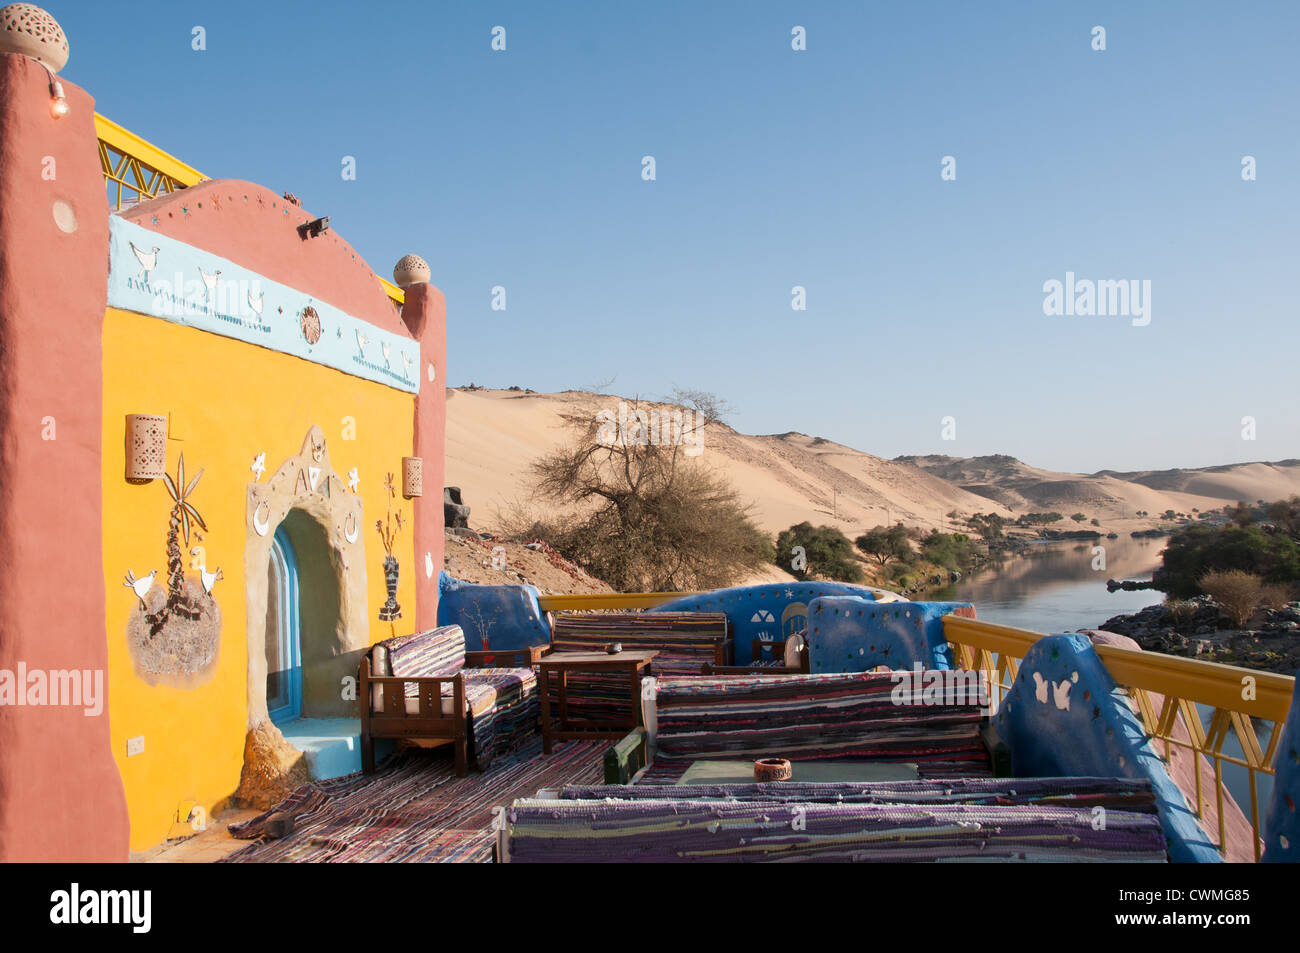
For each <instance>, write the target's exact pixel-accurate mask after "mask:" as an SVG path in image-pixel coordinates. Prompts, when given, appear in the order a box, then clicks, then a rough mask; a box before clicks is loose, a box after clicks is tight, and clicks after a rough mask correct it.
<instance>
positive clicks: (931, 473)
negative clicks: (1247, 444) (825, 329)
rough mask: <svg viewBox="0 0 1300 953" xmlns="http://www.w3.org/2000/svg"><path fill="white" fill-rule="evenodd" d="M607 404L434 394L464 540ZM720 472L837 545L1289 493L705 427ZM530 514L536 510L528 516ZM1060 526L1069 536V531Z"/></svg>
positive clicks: (1275, 486) (771, 526) (773, 524)
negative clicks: (866, 536) (967, 520)
mask: <svg viewBox="0 0 1300 953" xmlns="http://www.w3.org/2000/svg"><path fill="white" fill-rule="evenodd" d="M620 400H621V398H618V397H601V396H596V395H591V394H582V393H580V392H567V393H562V394H528V393H522V392H518V391H495V390H474V391H470V390H455V389H453V390H449V391H448V392H447V483H448V484H449V485H452V486H459V487H461V488H462V491H463V492H464V499H465V502H466V503H468V504H469V505H470V507H471V508H472V515H471V517H470V522H471V524H472V525H473V526H475V527H476V528H484V529H495V528H497V527H498V526H499V519H498V512H499V511H500V510H501V509H503V508H507V509H508V508H510V507H511V506H514V505H516V504H524V505H525V506H527V505H529V487H530V486H531V485H532V478H531V475H530V473H529V466H530V464H531V463H532V462H533V461H534V460H536V459H537V458H538V457H540V456H541V455H543V454H544V453H547V452H548V451H550V450H553V449H554V448H556V447H558V446H560V445H561V444H562V443H564V442H565V441H566V440H567V439H568V433H569V432H568V430H567V429H566V427H565V425H564V422H563V420H562V418H561V415H562V414H563V413H566V412H569V413H572V412H574V411H579V410H580V411H581V412H583V413H591V414H594V413H595V411H596V410H598V409H601V408H609V409H615V410H616V408H617V406H618V403H619V401H620ZM698 459H699V460H700V461H701V462H702V463H703V464H704V465H706V466H711V467H716V468H717V469H719V470H720V471H722V472H723V473H724V474H725V475H726V476H727V478H728V479H729V480H730V481H731V482H732V484H733V485H734V486H735V487H736V488H737V489H738V490H739V492H740V494H741V496H742V498H744V499H745V500H747V501H752V503H753V515H754V519H755V521H756V522H757V523H758V525H759V526H761V527H762V528H763V529H764V530H766V531H768V532H770V533H772V534H775V533H777V532H779V531H780V530H783V529H786V528H787V527H789V526H791V525H792V524H794V523H799V522H803V521H805V520H807V521H808V522H811V523H814V524H823V523H824V524H829V525H833V526H837V527H839V528H840V529H842V530H843V531H844V532H845V533H847V534H849V535H850V536H854V535H857V534H858V533H860V532H861V531H863V530H864V529H867V528H869V527H871V526H875V525H879V524H882V523H889V522H897V521H899V520H901V521H903V522H905V523H907V524H909V525H915V526H920V527H922V528H931V527H937V528H948V529H951V528H954V527H955V525H956V524H955V522H954V521H953V520H952V519H950V518H949V517H948V515H947V514H948V513H950V512H954V511H955V512H957V513H958V514H960V516H961V517H964V516H966V515H969V514H972V513H976V512H979V513H988V512H996V513H1000V514H1002V515H1003V516H1007V517H1012V516H1014V515H1016V514H1019V513H1025V512H1030V511H1047V510H1056V511H1059V512H1061V513H1064V514H1065V515H1066V516H1069V515H1070V514H1072V513H1075V512H1083V513H1084V514H1085V515H1086V516H1088V518H1089V519H1092V518H1096V519H1098V520H1099V521H1100V522H1101V523H1102V528H1103V529H1104V530H1106V531H1111V530H1114V531H1117V532H1123V531H1127V530H1130V529H1137V528H1142V527H1145V526H1150V525H1151V524H1152V520H1150V519H1142V518H1139V517H1137V516H1136V513H1137V511H1138V510H1143V511H1146V512H1149V513H1153V514H1160V513H1162V512H1164V511H1165V510H1167V509H1172V510H1174V511H1176V512H1183V513H1190V512H1191V511H1192V510H1193V509H1194V508H1195V509H1200V510H1209V509H1220V508H1222V507H1223V506H1224V505H1225V504H1226V503H1233V502H1236V501H1237V500H1239V499H1246V500H1250V501H1252V502H1253V501H1254V500H1257V499H1264V500H1273V499H1279V498H1283V497H1286V496H1289V495H1291V494H1292V493H1300V461H1296V460H1289V461H1284V462H1282V463H1249V464H1240V465H1236V466H1227V467H1210V468H1206V469H1203V470H1165V471H1146V472H1141V473H1118V472H1114V471H1106V470H1103V471H1099V472H1097V473H1093V474H1076V473H1055V472H1053V471H1049V470H1042V469H1039V468H1036V467H1033V466H1030V465H1028V464H1026V463H1023V462H1021V461H1020V460H1017V459H1015V458H1014V457H1008V456H1000V455H999V456H987V457H973V458H959V457H945V456H929V457H899V458H896V459H894V460H886V459H884V458H881V457H876V456H873V455H871V454H869V453H863V452H861V451H859V450H855V449H853V448H851V447H846V446H843V445H842V444H837V443H834V442H833V441H829V440H824V439H822V438H819V437H812V436H809V435H807V434H802V433H786V434H769V435H749V434H741V433H737V432H736V431H734V430H732V429H731V428H729V427H726V426H724V425H721V424H715V425H712V426H710V427H709V428H708V429H707V430H706V432H705V437H704V450H703V453H702V454H701V455H700V457H699V458H698ZM532 505H533V506H534V507H535V508H536V509H538V510H539V511H541V507H538V506H537V504H535V503H533V504H532ZM1069 525H1070V526H1073V524H1069Z"/></svg>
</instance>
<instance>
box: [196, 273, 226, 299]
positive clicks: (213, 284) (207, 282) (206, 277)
mask: <svg viewBox="0 0 1300 953" xmlns="http://www.w3.org/2000/svg"><path fill="white" fill-rule="evenodd" d="M199 274H200V275H202V276H203V284H204V286H206V287H207V289H208V299H207V303H208V306H209V307H211V306H212V293H213V292H214V291H216V290H217V279H218V278H220V277H221V272H219V271H214V272H213V273H212V274H208V273H207V272H206V271H204V270H203V268H202V267H201V266H200V268H199Z"/></svg>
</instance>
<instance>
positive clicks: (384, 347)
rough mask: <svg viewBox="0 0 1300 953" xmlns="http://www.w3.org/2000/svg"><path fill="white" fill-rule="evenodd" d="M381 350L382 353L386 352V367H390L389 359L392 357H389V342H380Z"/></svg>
mask: <svg viewBox="0 0 1300 953" xmlns="http://www.w3.org/2000/svg"><path fill="white" fill-rule="evenodd" d="M379 349H380V350H381V351H383V352H384V367H388V366H389V363H388V358H389V356H390V355H389V350H388V342H387V341H380V342H379Z"/></svg>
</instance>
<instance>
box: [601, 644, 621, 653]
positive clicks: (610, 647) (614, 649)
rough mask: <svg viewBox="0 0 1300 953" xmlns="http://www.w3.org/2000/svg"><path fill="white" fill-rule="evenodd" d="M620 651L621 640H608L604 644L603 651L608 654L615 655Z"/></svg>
mask: <svg viewBox="0 0 1300 953" xmlns="http://www.w3.org/2000/svg"><path fill="white" fill-rule="evenodd" d="M622 651H623V643H622V642H610V643H608V644H607V645H606V646H605V652H606V654H608V655H617V654H618V653H619V652H622Z"/></svg>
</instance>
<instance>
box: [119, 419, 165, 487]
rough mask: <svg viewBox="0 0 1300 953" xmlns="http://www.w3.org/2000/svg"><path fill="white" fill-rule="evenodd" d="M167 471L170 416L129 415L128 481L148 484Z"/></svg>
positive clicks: (127, 430)
mask: <svg viewBox="0 0 1300 953" xmlns="http://www.w3.org/2000/svg"><path fill="white" fill-rule="evenodd" d="M166 473H167V418H166V417H165V416H163V415H161V414H127V415H126V480H127V482H128V483H148V482H149V481H150V480H161V479H162V478H163V476H164V475H165V474H166Z"/></svg>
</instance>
